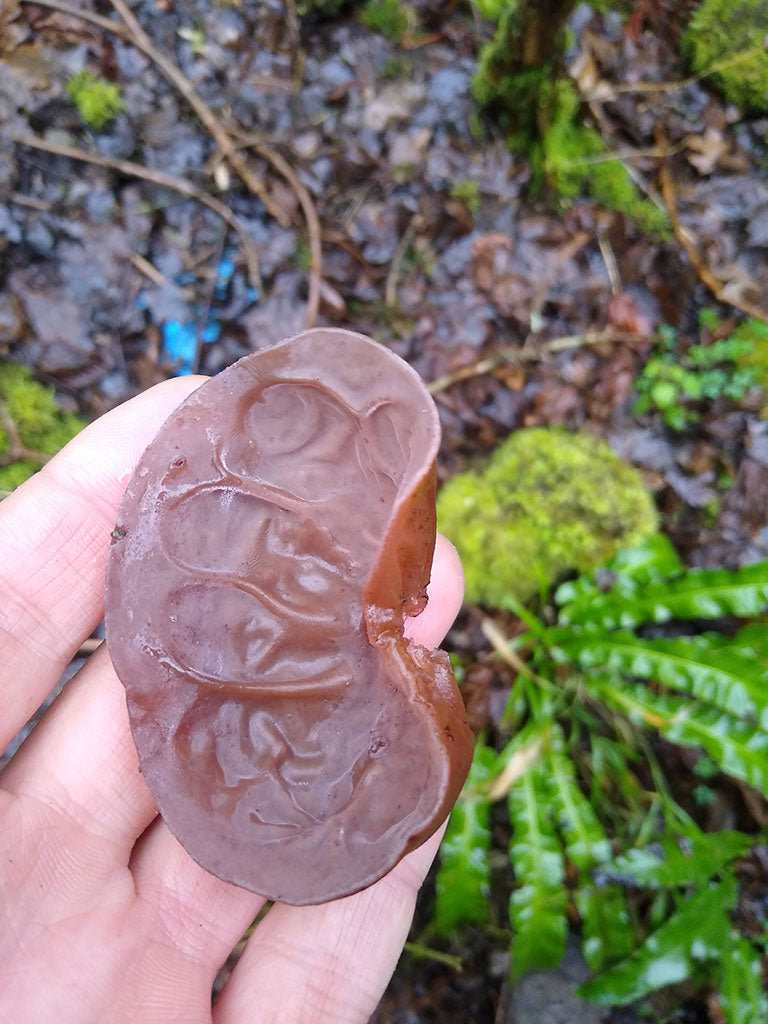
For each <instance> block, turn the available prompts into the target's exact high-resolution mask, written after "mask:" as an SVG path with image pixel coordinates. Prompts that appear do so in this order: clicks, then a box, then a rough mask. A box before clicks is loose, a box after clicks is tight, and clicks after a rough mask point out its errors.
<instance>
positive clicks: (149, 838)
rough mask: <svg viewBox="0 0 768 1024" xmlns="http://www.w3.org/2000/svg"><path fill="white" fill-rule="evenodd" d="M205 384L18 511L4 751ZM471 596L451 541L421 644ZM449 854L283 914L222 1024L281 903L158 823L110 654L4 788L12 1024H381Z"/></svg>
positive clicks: (51, 472)
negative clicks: (387, 994) (270, 903)
mask: <svg viewBox="0 0 768 1024" xmlns="http://www.w3.org/2000/svg"><path fill="white" fill-rule="evenodd" d="M202 380H203V379H202V378H199V377H197V378H190V377H187V378H181V379H178V380H173V381H168V382H166V383H165V384H162V385H160V386H158V387H156V388H153V389H152V390H151V391H148V392H146V393H145V394H143V395H141V396H139V397H138V398H136V399H134V400H133V401H131V402H128V403H126V404H125V405H123V406H121V407H120V408H119V409H116V410H115V411H114V412H112V413H109V414H108V415H107V416H104V417H102V418H101V419H100V420H98V421H97V422H96V423H94V424H92V425H91V426H90V427H89V428H88V429H87V430H85V431H84V432H83V433H82V434H81V435H80V436H79V437H78V438H76V439H75V440H74V441H73V442H72V443H71V444H70V445H68V446H67V448H66V449H65V450H64V451H63V452H62V453H61V454H60V455H58V456H57V457H56V458H55V459H54V460H53V461H52V462H51V463H49V464H48V466H46V467H45V469H44V470H43V471H42V472H40V473H39V474H37V475H36V476H35V477H34V478H33V479H32V480H30V481H29V482H28V483H26V484H25V485H24V486H23V487H22V488H20V489H19V490H18V491H17V492H15V493H14V494H13V495H12V496H11V497H9V498H7V499H6V500H5V501H4V502H3V503H2V505H0V595H1V596H0V750H3V749H4V748H5V746H6V745H7V743H8V742H9V741H10V739H11V738H12V737H13V736H14V735H15V733H16V732H17V730H18V729H19V728H20V727H21V726H22V725H23V724H24V722H25V721H26V720H27V718H28V717H29V716H30V715H31V714H32V713H33V712H34V710H35V709H36V708H37V707H38V706H39V705H40V704H41V703H42V701H43V700H44V699H45V697H46V695H47V694H48V693H49V692H50V690H51V689H52V687H53V686H54V685H55V683H56V682H57V680H58V679H59V677H60V675H61V673H62V671H63V669H64V667H65V666H66V665H67V663H68V662H69V661H70V659H71V658H72V657H73V655H74V654H75V652H76V651H77V650H78V648H79V647H80V645H81V643H82V641H83V640H84V639H85V638H86V637H88V636H89V635H90V634H91V632H92V630H93V629H94V627H95V626H96V624H97V623H98V622H99V621H100V619H101V618H102V616H103V587H104V571H105V563H106V557H107V551H108V549H109V540H110V536H109V535H110V531H111V530H112V527H113V526H114V523H115V518H116V514H117V509H118V505H119V503H120V498H121V496H122V493H123V490H124V488H125V485H126V483H127V480H128V478H129V476H130V474H131V472H132V469H133V467H134V466H135V464H136V462H137V460H138V458H139V456H140V455H141V452H142V450H143V449H144V447H145V446H146V444H147V443H148V442H149V441H150V440H151V438H152V437H153V436H154V435H155V433H156V432H157V430H158V429H159V427H160V425H161V424H162V422H163V421H164V420H165V418H166V417H167V416H168V414H169V413H170V412H171V411H172V410H173V409H174V408H175V407H176V406H177V405H178V404H179V402H181V401H182V400H183V399H184V398H185V397H186V396H187V395H188V394H189V393H190V392H191V391H192V390H194V388H195V387H197V386H199V384H200V383H202ZM462 595H463V579H462V573H461V566H460V563H459V560H458V556H457V555H456V552H455V551H454V549H453V548H452V547H451V545H450V544H448V542H447V541H444V540H443V539H442V538H438V545H437V549H436V554H435V563H434V566H433V573H432V583H431V584H430V601H429V605H428V607H427V610H426V611H425V612H424V613H423V614H422V615H421V616H419V618H418V619H415V620H412V621H411V622H410V623H409V625H408V633H409V635H410V636H412V637H413V638H414V639H415V640H417V641H418V642H419V643H423V644H424V645H425V646H428V647H434V646H435V645H437V644H438V643H439V642H440V641H441V639H442V638H443V636H444V634H445V632H446V631H447V629H448V628H449V626H450V624H451V622H452V621H453V619H454V617H455V615H456V613H457V612H458V609H459V607H460V604H461V600H462ZM439 839H440V835H439V834H438V835H435V836H433V837H432V839H430V840H429V841H428V842H426V843H425V844H424V845H423V846H422V847H420V848H419V849H418V850H416V851H415V852H413V853H411V854H410V855H409V856H407V857H405V858H404V859H403V860H402V861H401V862H400V863H399V864H398V865H397V866H396V867H395V868H394V869H393V870H392V871H391V872H390V874H388V875H387V876H386V877H385V878H383V879H381V880H380V881H379V882H377V883H376V884H375V885H373V886H371V887H370V888H368V889H366V890H365V891H363V892H361V893H358V894H357V895H355V896H349V897H347V898H346V899H343V900H338V901H336V902H334V903H328V904H324V905H321V906H316V907H289V906H286V905H281V904H278V905H275V906H274V907H272V908H271V909H270V910H269V912H268V913H267V914H266V916H265V917H264V919H263V921H262V922H261V923H260V924H259V925H258V927H257V928H256V929H255V931H254V932H253V934H252V936H251V937H250V939H249V940H248V942H247V945H246V947H245V951H244V953H243V955H242V957H241V959H240V961H239V963H238V965H237V967H236V968H235V970H234V972H233V974H232V976H231V978H230V980H229V981H228V982H227V984H226V986H225V988H224V990H223V993H222V995H221V997H220V998H219V1000H218V1001H217V1003H216V1005H215V1007H214V1008H213V1010H212V1009H211V987H212V984H213V980H214V978H215V976H216V974H217V972H218V970H219V968H220V967H221V965H222V964H223V963H224V962H225V960H226V959H227V957H228V956H229V954H230V952H231V950H232V949H233V947H234V946H235V945H236V944H237V942H238V941H239V940H240V938H241V937H242V935H243V933H244V932H245V930H246V929H247V928H248V926H249V925H250V924H251V922H252V921H253V920H254V918H255V917H256V915H257V914H258V912H259V910H260V909H261V907H262V905H263V902H264V901H263V900H262V899H261V898H260V897H259V896H256V895H254V894H253V893H251V892H247V891H246V890H244V889H240V888H238V887H236V886H234V885H231V884H228V883H226V882H222V881H221V880H219V879H218V878H215V877H213V876H212V875H210V874H208V873H207V872H206V871H204V870H203V869H202V868H200V867H198V865H197V864H195V862H194V861H193V860H192V859H191V858H190V857H189V856H188V855H187V854H186V852H185V851H184V850H183V848H182V847H181V846H180V844H179V843H178V842H177V841H176V839H175V838H174V837H173V836H172V835H171V833H170V832H169V831H168V829H167V827H166V826H165V824H164V823H163V821H162V820H161V819H160V818H159V817H158V815H157V809H156V807H155V803H154V800H153V797H152V794H151V793H150V791H149V789H148V788H147V786H146V784H145V783H144V780H143V778H142V776H141V774H140V773H139V766H138V759H137V755H136V750H135V748H134V745H133V742H132V739H131V734H130V730H129V727H128V716H127V711H126V706H125V697H124V691H123V688H122V686H121V684H120V682H119V681H118V679H117V677H116V675H115V673H114V670H113V669H112V666H111V663H110V660H109V655H108V654H107V651H106V649H105V648H104V646H102V647H100V648H99V650H98V651H97V652H96V653H95V654H94V655H93V656H92V657H91V658H90V660H89V661H88V663H87V664H86V665H85V667H84V668H83V669H82V670H81V671H80V672H79V673H78V675H77V676H76V677H75V679H74V680H73V681H72V682H71V683H70V684H69V685H68V686H67V688H66V689H65V691H64V693H63V695H62V697H61V698H60V699H59V700H58V701H57V702H56V704H55V705H54V706H53V708H52V710H51V711H49V712H48V713H47V714H46V715H45V716H44V718H43V720H42V722H41V723H40V725H39V726H38V727H37V728H36V729H35V731H34V732H33V734H32V736H31V737H30V739H29V740H28V741H27V742H26V743H25V744H24V746H23V747H22V748H21V750H20V752H19V753H18V754H17V755H16V757H14V758H13V760H12V761H11V762H10V764H9V766H8V767H7V769H6V770H5V771H4V772H3V773H2V775H0V1022H2V1024H40V1022H43V1021H45V1022H47V1021H56V1022H57V1024H86V1022H93V1024H97V1022H98V1024H103V1022H105V1021H109V1022H110V1024H128V1022H131V1024H155V1022H156V1024H173V1022H179V1024H197V1022H210V1021H213V1022H214V1024H250V1022H254V1024H255V1022H259V1024H261V1022H267V1021H268V1022H270V1024H366V1022H367V1021H368V1019H369V1017H370V1015H371V1014H372V1013H373V1011H374V1009H375V1008H376V1005H377V1003H378V1001H379V999H380V998H381V995H382V993H383V991H384V988H385V986H386V984H387V982H388V980H389V978H390V976H391V974H392V971H393V970H394V967H395V964H396V962H397V959H398V957H399V955H400V952H401V949H402V946H403V943H404V941H405V938H406V935H407V933H408V928H409V925H410V922H411V917H412V914H413V909H414V904H415V900H416V894H417V892H418V890H419V887H420V885H421V883H422V881H423V879H424V876H425V875H426V872H427V870H428V868H429V865H430V863H431V861H432V859H433V858H434V855H435V853H436V851H437V847H438V844H439Z"/></svg>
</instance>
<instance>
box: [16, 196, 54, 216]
mask: <svg viewBox="0 0 768 1024" xmlns="http://www.w3.org/2000/svg"><path fill="white" fill-rule="evenodd" d="M11 202H12V203H16V204H17V205H18V206H25V207H27V209H29V210H37V211H38V212H39V213H50V212H51V210H52V209H53V208H54V206H55V203H49V202H46V200H45V199H35V197H34V196H25V195H24V193H23V192H14V193H13V194H12V195H11Z"/></svg>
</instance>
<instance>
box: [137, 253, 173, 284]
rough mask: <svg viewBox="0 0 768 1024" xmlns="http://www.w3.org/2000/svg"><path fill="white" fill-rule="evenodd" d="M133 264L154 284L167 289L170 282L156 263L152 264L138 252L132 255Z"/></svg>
mask: <svg viewBox="0 0 768 1024" xmlns="http://www.w3.org/2000/svg"><path fill="white" fill-rule="evenodd" d="M131 263H132V264H133V265H134V267H135V268H136V269H137V270H138V272H139V273H140V274H143V275H144V277H146V278H148V279H149V280H150V281H152V283H153V284H156V285H158V286H159V287H160V288H167V287H168V284H169V281H168V278H167V277H166V276H165V274H161V273H160V271H159V270H158V269H157V267H156V266H155V265H154V263H150V262H149V260H148V259H145V257H144V256H142V255H141V254H140V253H138V252H132V253H131Z"/></svg>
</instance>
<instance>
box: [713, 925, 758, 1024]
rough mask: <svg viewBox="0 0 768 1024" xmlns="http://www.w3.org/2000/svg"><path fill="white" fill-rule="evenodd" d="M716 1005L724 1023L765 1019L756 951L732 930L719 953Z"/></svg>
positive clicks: (748, 1023) (746, 1023)
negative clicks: (720, 973) (720, 970)
mask: <svg viewBox="0 0 768 1024" xmlns="http://www.w3.org/2000/svg"><path fill="white" fill-rule="evenodd" d="M720 1006H721V1007H722V1010H723V1014H724V1016H725V1021H726V1024H757V1022H758V1021H765V1020H768V998H766V994H765V989H764V988H763V977H762V964H761V958H760V954H759V953H758V952H757V950H756V949H755V948H754V946H753V945H752V943H751V942H749V941H748V940H747V939H745V938H743V937H742V936H741V935H739V933H738V932H736V931H734V932H733V933H732V935H731V941H730V944H729V946H728V952H727V955H726V956H724V957H723V978H722V982H721V986H720Z"/></svg>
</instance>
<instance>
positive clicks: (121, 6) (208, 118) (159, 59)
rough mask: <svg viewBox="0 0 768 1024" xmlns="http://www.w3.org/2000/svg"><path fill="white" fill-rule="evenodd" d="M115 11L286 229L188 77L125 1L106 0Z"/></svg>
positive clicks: (246, 182)
mask: <svg viewBox="0 0 768 1024" xmlns="http://www.w3.org/2000/svg"><path fill="white" fill-rule="evenodd" d="M109 2H110V3H111V4H112V6H113V7H114V9H115V10H116V11H117V13H118V14H119V15H120V17H121V18H122V19H123V21H124V22H125V24H126V26H127V28H128V31H129V33H130V36H131V42H132V43H133V44H134V46H135V47H136V49H137V50H141V52H142V53H143V54H144V56H145V57H149V59H150V60H151V61H152V63H153V64H154V65H155V66H156V67H157V68H158V70H159V71H160V72H161V73H162V74H163V75H164V76H165V78H167V79H168V81H169V82H170V83H171V85H172V86H174V88H175V89H177V90H178V92H180V93H181V95H182V96H183V97H184V99H185V100H186V101H187V103H188V104H189V105H190V107H192V109H193V110H194V112H195V113H196V114H197V116H198V117H199V119H200V121H201V122H202V124H203V126H204V127H205V128H206V129H207V131H208V133H209V134H210V135H211V137H212V138H213V139H214V141H215V142H216V145H217V146H218V147H219V149H220V150H221V152H222V153H223V154H224V156H225V157H226V159H227V160H228V161H229V163H230V164H231V166H232V168H233V169H234V170H235V171H236V172H237V174H238V175H239V176H240V178H242V180H243V182H244V183H245V185H247V187H248V188H249V189H250V191H251V192H253V194H254V195H255V196H258V197H259V199H260V200H261V201H262V203H264V205H265V206H266V208H267V210H269V212H270V214H271V215H272V216H273V217H274V218H275V220H276V221H277V222H278V223H279V224H281V225H282V226H283V227H288V222H287V220H286V218H285V215H284V213H283V211H282V210H280V209H278V207H277V206H275V204H274V203H273V202H272V200H271V199H270V197H269V194H268V192H267V190H266V187H265V186H264V183H263V182H261V181H259V179H258V178H257V177H256V175H255V174H254V173H253V172H252V171H251V169H250V167H249V166H248V163H247V161H246V160H244V159H243V157H242V156H241V155H240V153H238V151H237V149H236V147H235V145H234V143H233V142H232V139H231V138H230V137H229V134H228V132H227V131H226V130H225V129H224V128H223V127H222V125H221V121H220V120H219V118H218V117H217V116H216V114H214V112H213V111H212V110H211V108H210V107H209V106H208V105H207V103H204V102H203V100H201V99H200V97H199V96H198V95H197V93H196V92H195V89H194V86H193V85H192V83H191V82H190V81H189V79H188V78H187V76H186V75H185V74H184V73H183V72H182V71H180V70H179V68H177V67H176V65H175V64H174V63H173V61H172V60H169V59H168V58H167V57H166V56H165V55H164V54H162V53H161V52H160V51H159V50H158V49H157V47H156V46H155V45H154V43H153V42H152V41H151V40H150V38H149V36H148V35H147V34H146V32H145V31H144V29H143V28H142V27H141V25H140V24H139V22H138V21H137V19H136V16H135V15H134V13H133V11H131V9H130V8H129V7H128V5H127V4H126V3H125V0H109Z"/></svg>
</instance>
